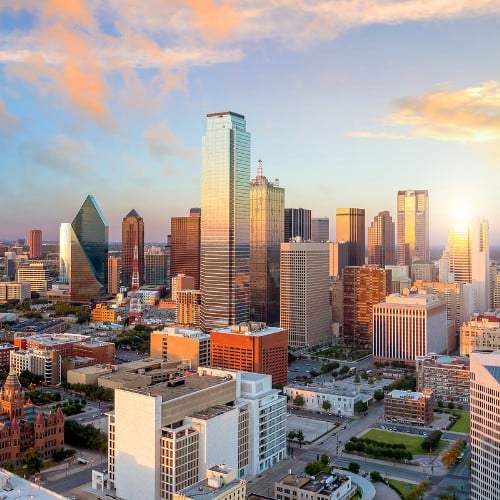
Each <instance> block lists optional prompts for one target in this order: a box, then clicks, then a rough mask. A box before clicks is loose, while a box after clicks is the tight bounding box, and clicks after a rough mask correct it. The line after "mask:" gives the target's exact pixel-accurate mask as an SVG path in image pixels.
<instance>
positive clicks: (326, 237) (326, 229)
mask: <svg viewBox="0 0 500 500" xmlns="http://www.w3.org/2000/svg"><path fill="white" fill-rule="evenodd" d="M311 240H312V241H314V242H316V243H324V242H325V241H330V219H329V218H328V217H315V218H313V219H311Z"/></svg>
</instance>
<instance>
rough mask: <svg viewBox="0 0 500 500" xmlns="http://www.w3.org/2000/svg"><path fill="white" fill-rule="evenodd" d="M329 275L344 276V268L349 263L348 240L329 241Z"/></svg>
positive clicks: (333, 276)
mask: <svg viewBox="0 0 500 500" xmlns="http://www.w3.org/2000/svg"><path fill="white" fill-rule="evenodd" d="M328 249H329V257H328V260H329V275H330V276H331V277H332V278H342V270H343V269H344V267H346V266H348V265H349V244H348V243H347V241H339V242H336V243H333V242H329V243H328Z"/></svg>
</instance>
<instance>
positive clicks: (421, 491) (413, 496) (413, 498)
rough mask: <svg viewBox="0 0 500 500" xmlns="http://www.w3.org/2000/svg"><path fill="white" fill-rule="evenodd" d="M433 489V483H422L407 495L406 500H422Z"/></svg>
mask: <svg viewBox="0 0 500 500" xmlns="http://www.w3.org/2000/svg"><path fill="white" fill-rule="evenodd" d="M431 488H432V483H431V482H429V481H420V483H417V484H416V485H415V486H414V487H413V488H412V489H411V490H410V491H409V492H408V493H407V494H406V495H405V500H422V499H424V498H425V495H426V493H427V491H429V490H430V489H431Z"/></svg>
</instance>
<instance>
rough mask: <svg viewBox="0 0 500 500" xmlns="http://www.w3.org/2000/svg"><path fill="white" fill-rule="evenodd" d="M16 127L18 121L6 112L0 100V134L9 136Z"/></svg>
mask: <svg viewBox="0 0 500 500" xmlns="http://www.w3.org/2000/svg"><path fill="white" fill-rule="evenodd" d="M18 125H19V120H18V119H17V118H16V117H15V116H12V115H11V114H10V113H9V112H8V111H7V108H6V107H5V103H4V102H3V101H2V99H1V98H0V132H2V133H3V134H10V133H12V132H13V131H14V129H15V128H17V126H18Z"/></svg>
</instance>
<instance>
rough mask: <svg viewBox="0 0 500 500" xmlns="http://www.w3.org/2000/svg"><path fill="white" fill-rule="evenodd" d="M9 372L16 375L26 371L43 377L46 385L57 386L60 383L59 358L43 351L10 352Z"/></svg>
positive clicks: (54, 354)
mask: <svg viewBox="0 0 500 500" xmlns="http://www.w3.org/2000/svg"><path fill="white" fill-rule="evenodd" d="M10 370H11V372H13V373H15V374H16V375H20V374H21V373H22V372H23V371H24V370H28V371H29V372H30V373H33V374H34V375H40V376H41V377H43V380H44V382H45V383H46V384H47V385H57V384H59V383H61V356H60V355H59V353H58V352H57V351H45V350H43V349H28V350H23V349H19V350H17V351H10Z"/></svg>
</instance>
